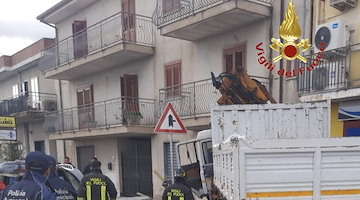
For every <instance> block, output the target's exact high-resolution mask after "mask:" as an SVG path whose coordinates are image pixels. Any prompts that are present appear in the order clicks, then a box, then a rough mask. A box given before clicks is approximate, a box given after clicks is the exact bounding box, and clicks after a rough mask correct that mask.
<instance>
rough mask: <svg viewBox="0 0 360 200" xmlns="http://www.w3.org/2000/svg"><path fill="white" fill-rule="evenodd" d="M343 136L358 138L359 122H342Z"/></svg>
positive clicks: (359, 133)
mask: <svg viewBox="0 0 360 200" xmlns="http://www.w3.org/2000/svg"><path fill="white" fill-rule="evenodd" d="M343 129H344V130H343V131H344V132H343V133H344V136H345V137H356V136H357V137H359V136H360V120H349V121H344V128H343Z"/></svg>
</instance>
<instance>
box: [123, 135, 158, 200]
mask: <svg viewBox="0 0 360 200" xmlns="http://www.w3.org/2000/svg"><path fill="white" fill-rule="evenodd" d="M121 158H122V160H121V161H122V162H121V163H122V169H123V170H122V178H123V185H124V188H123V191H124V192H123V193H124V194H123V195H124V196H129V197H130V196H137V195H136V193H137V192H140V193H142V194H145V195H147V196H150V197H152V194H153V187H152V165H151V140H150V139H133V140H132V145H131V146H130V147H129V148H128V149H126V150H124V151H122V152H121Z"/></svg>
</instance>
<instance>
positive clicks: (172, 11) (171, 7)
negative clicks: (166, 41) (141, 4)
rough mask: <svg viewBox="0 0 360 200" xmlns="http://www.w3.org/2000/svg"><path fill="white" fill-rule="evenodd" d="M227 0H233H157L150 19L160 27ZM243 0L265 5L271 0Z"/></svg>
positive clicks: (269, 3)
mask: <svg viewBox="0 0 360 200" xmlns="http://www.w3.org/2000/svg"><path fill="white" fill-rule="evenodd" d="M227 1H234V0H157V5H156V8H155V11H154V13H153V16H152V20H153V22H154V24H156V25H157V26H158V27H162V26H164V25H166V24H169V23H173V22H176V21H179V20H181V19H184V18H185V17H188V16H190V15H194V14H196V13H199V12H202V11H204V10H206V9H209V8H211V7H214V6H216V5H219V4H222V3H224V2H227ZM244 1H251V2H254V3H258V4H263V5H266V6H270V5H271V3H272V0H244Z"/></svg>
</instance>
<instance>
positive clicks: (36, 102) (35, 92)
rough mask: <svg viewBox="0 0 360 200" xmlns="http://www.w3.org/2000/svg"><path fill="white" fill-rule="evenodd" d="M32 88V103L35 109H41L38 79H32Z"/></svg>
mask: <svg viewBox="0 0 360 200" xmlns="http://www.w3.org/2000/svg"><path fill="white" fill-rule="evenodd" d="M30 88H31V102H32V106H33V108H39V106H40V96H39V82H38V77H34V78H32V79H30Z"/></svg>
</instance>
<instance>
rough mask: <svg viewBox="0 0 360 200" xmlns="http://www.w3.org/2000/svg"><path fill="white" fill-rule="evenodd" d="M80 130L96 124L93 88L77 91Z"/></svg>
mask: <svg viewBox="0 0 360 200" xmlns="http://www.w3.org/2000/svg"><path fill="white" fill-rule="evenodd" d="M77 102H78V116H79V128H80V129H83V128H87V127H88V126H89V125H90V126H91V125H93V123H95V112H94V104H93V103H94V98H93V87H92V85H91V86H88V87H85V88H82V89H78V90H77Z"/></svg>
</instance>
